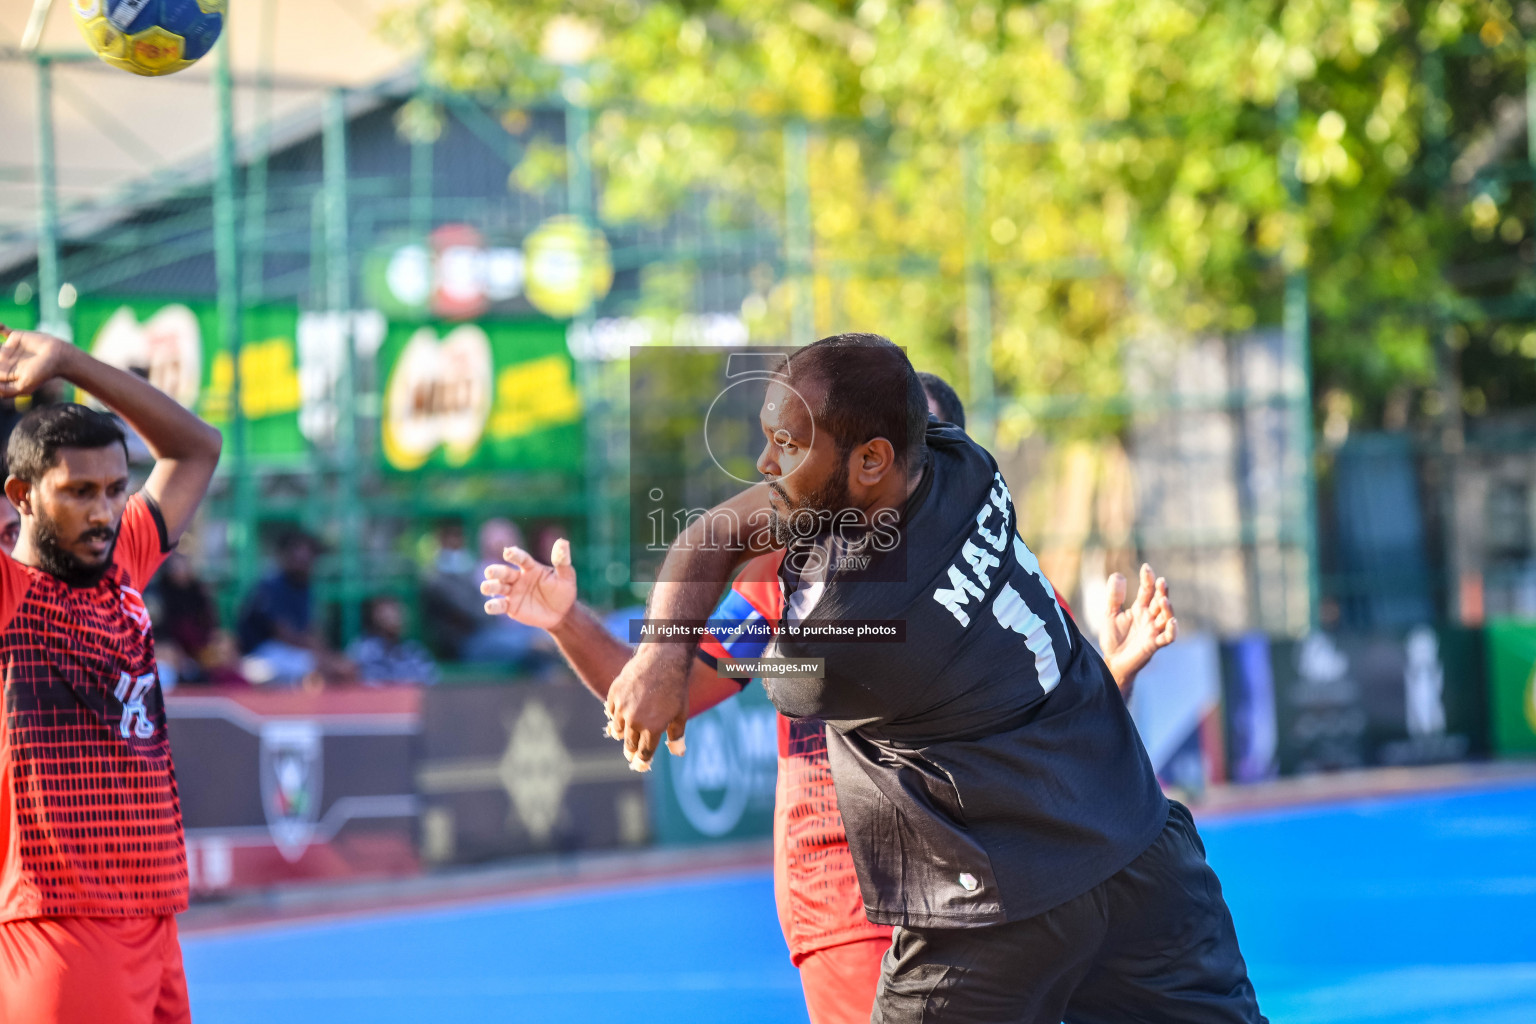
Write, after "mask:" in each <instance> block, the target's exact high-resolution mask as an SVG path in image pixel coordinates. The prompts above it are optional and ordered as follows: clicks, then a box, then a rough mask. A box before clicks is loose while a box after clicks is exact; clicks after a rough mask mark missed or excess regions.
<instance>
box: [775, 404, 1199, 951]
mask: <svg viewBox="0 0 1536 1024" xmlns="http://www.w3.org/2000/svg"><path fill="white" fill-rule="evenodd" d="M927 444H928V451H929V456H928V465H927V467H926V469H925V470H924V473H923V478H922V481H921V483H920V484H919V486H918V488H917V489H916V490H915V491H914V492H913V494H912V496H911V498H910V499H909V500H908V502H907V504H906V507H905V508H904V509H903V510H902V515H901V520H900V527H899V537H900V539H899V542H898V543H897V544H896V545H895V546H894V548H893V549H891V550H888V551H885V552H879V551H875V552H873V554H872V557H873V562H872V563H869V564H866V565H861V566H859V567H858V568H852V569H850V568H842V567H845V566H848V565H849V564H850V563H849V562H848V561H847V560H846V559H843V560H838V561H834V560H833V559H831V558H829V557H828V558H819V559H818V558H813V559H810V560H809V563H808V562H807V560H806V559H804V558H803V557H802V558H798V559H797V558H795V557H793V556H794V555H795V554H796V552H794V551H792V552H791V557H789V558H786V559H785V568H784V569H782V570H781V573H782V579H783V581H784V584H785V590H786V595H787V596H788V597H789V598H790V602H791V604H794V603H795V601H794V598H795V595H796V593H797V592H801V596H802V597H804V596H806V594H805V593H804V592H808V591H809V590H811V589H814V590H815V591H816V592H817V593H816V596H815V599H814V603H811V602H809V601H806V602H803V603H804V604H805V605H807V606H808V607H805V608H804V609H803V610H802V612H801V619H800V621H801V623H802V625H803V626H804V627H805V628H806V629H807V631H814V630H813V627H814V626H815V625H816V624H818V623H829V622H835V621H837V620H840V619H855V620H868V619H880V620H903V621H904V622H905V623H906V627H905V639H904V640H902V641H901V642H892V643H879V644H872V643H838V642H830V641H820V640H813V639H805V638H804V637H800V638H795V639H791V638H784V639H781V640H780V641H779V645H778V646H779V652H780V653H782V654H784V655H786V656H791V657H796V658H802V657H805V658H824V659H825V669H826V671H825V677H824V678H822V679H787V678H786V679H778V678H770V679H768V680H767V681H766V682H767V687H768V693H769V696H770V697H771V698H772V699H773V702H774V704H775V705H776V706H777V707H778V708H779V710H780V711H782V712H783V713H784V714H786V715H789V716H791V717H807V718H819V719H822V720H824V721H826V722H827V724H828V725H830V726H831V727H832V728H831V729H830V730H829V732H828V736H827V747H828V755H829V760H830V762H831V767H832V775H833V780H834V782H835V785H836V787H837V800H838V805H839V806H840V807H841V808H842V812H843V819H844V822H845V824H846V826H847V832H848V842H849V846H850V847H851V849H852V851H853V858H854V863H855V865H856V867H857V869H858V875H859V883H860V887H861V889H862V891H863V897H864V904H865V906H866V908H867V909H868V912H869V917H870V919H871V920H872V921H876V922H878V923H882V924H899V925H907V926H912V927H972V926H979V925H986V924H993V923H997V922H1000V921H1015V920H1021V919H1023V918H1026V917H1032V916H1034V915H1036V914H1039V913H1043V912H1044V911H1046V910H1049V909H1051V908H1052V907H1055V906H1057V905H1059V904H1061V903H1063V902H1065V901H1067V900H1069V899H1071V898H1073V897H1075V896H1078V895H1080V894H1082V893H1084V892H1086V891H1088V890H1089V889H1091V888H1092V887H1093V886H1095V885H1097V884H1098V883H1100V882H1102V881H1104V880H1105V879H1107V878H1109V877H1110V876H1111V875H1113V874H1114V873H1115V872H1117V871H1119V870H1120V869H1121V868H1123V867H1124V866H1125V865H1127V864H1129V863H1130V862H1131V861H1132V860H1133V859H1135V857H1136V856H1137V855H1138V854H1140V853H1141V852H1142V851H1143V850H1145V849H1146V848H1147V847H1148V846H1149V845H1150V844H1151V843H1152V841H1153V840H1154V839H1155V838H1156V836H1157V835H1158V833H1159V831H1160V830H1161V829H1162V827H1163V823H1164V822H1165V821H1166V819H1167V816H1168V805H1167V801H1166V800H1165V799H1164V797H1163V795H1162V792H1161V790H1160V789H1159V788H1158V785H1157V780H1156V778H1155V777H1154V775H1153V772H1152V766H1151V764H1150V762H1149V761H1148V759H1147V755H1146V752H1145V751H1144V750H1143V749H1142V745H1141V740H1140V738H1139V737H1138V736H1137V733H1136V728H1135V726H1134V725H1133V724H1132V722H1131V718H1130V715H1129V714H1128V713H1127V711H1126V709H1125V704H1124V702H1123V701H1122V700H1121V698H1120V694H1119V691H1118V690H1117V689H1116V687H1115V682H1114V679H1113V677H1112V676H1111V675H1110V672H1109V669H1108V668H1107V667H1106V666H1105V664H1104V662H1103V660H1102V659H1101V658H1100V657H1099V655H1098V653H1097V652H1095V651H1094V649H1093V648H1092V647H1091V646H1090V645H1089V644H1088V643H1087V642H1086V641H1085V640H1084V639H1083V637H1082V635H1081V634H1080V633H1078V631H1077V627H1076V626H1075V625H1074V624H1073V622H1072V620H1071V619H1070V618H1069V617H1068V616H1066V615H1064V614H1062V612H1061V610H1060V608H1059V606H1058V605H1057V603H1056V600H1055V595H1054V593H1053V592H1052V590H1051V586H1050V583H1049V582H1048V581H1047V580H1046V579H1045V577H1044V576H1043V574H1042V573H1041V572H1040V566H1039V562H1038V561H1037V560H1036V558H1035V556H1034V555H1033V554H1032V553H1031V552H1030V551H1029V549H1028V548H1027V547H1026V546H1025V545H1024V542H1023V541H1022V540H1020V539H1019V537H1018V534H1017V532H1016V530H1015V527H1016V519H1015V515H1014V508H1013V500H1012V498H1011V496H1010V494H1009V491H1008V488H1007V485H1006V484H1005V483H1004V482H1003V478H1002V475H1001V474H1000V473H999V472H998V470H997V463H996V462H995V461H994V460H993V459H992V457H991V455H989V454H988V453H987V452H986V451H985V450H984V449H982V448H981V447H980V446H979V445H977V444H976V443H975V442H974V441H972V440H971V439H970V438H969V437H967V436H966V435H965V434H964V432H962V431H961V430H959V429H958V428H956V427H952V426H948V425H942V426H941V425H939V424H937V423H930V424H929V428H928V433H927ZM811 543H813V544H821V545H833V544H836V543H838V542H837V541H834V540H832V539H830V538H828V539H819V540H817V541H813V542H811ZM805 564H815V565H828V566H836V567H839V568H836V569H834V570H832V571H830V572H828V573H827V574H826V576H825V579H824V580H818V581H816V583H815V584H808V581H805V580H801V579H799V578H798V577H797V576H796V575H795V573H794V566H795V565H805ZM817 584H820V585H817Z"/></svg>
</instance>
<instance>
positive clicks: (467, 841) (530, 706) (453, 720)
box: [416, 681, 648, 863]
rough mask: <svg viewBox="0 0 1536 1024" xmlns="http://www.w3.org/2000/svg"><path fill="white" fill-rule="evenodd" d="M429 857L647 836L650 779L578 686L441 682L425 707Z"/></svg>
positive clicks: (464, 858) (472, 857)
mask: <svg viewBox="0 0 1536 1024" xmlns="http://www.w3.org/2000/svg"><path fill="white" fill-rule="evenodd" d="M422 721H423V731H422V759H421V764H420V769H419V771H418V772H417V776H416V782H417V791H418V792H419V793H420V794H421V798H422V818H421V828H422V856H423V857H424V858H425V859H427V860H428V861H431V862H434V863H464V862H471V861H481V860H489V859H492V858H496V857H507V856H513V855H516V854H524V853H538V852H547V851H557V850H558V851H570V850H590V849H598V848H603V847H613V846H624V845H637V844H640V843H643V842H645V840H646V838H647V833H648V830H647V827H646V809H645V780H644V777H643V776H641V775H638V774H636V773H634V772H632V771H630V770H629V766H628V765H627V764H625V762H624V754H623V751H622V750H621V749H620V748H619V745H618V743H617V742H615V741H614V740H611V739H608V738H607V737H606V736H605V735H603V729H604V726H605V724H606V719H605V718H604V716H603V707H602V705H601V704H599V703H598V702H597V700H596V699H594V698H593V696H592V694H591V693H589V692H588V691H587V690H586V689H585V688H584V687H582V686H581V684H579V683H577V682H574V681H570V682H561V683H557V684H548V685H535V684H527V685H520V686H505V685H500V686H444V687H439V688H437V689H434V690H431V691H429V692H428V693H427V695H426V700H425V704H424V707H423V710H422Z"/></svg>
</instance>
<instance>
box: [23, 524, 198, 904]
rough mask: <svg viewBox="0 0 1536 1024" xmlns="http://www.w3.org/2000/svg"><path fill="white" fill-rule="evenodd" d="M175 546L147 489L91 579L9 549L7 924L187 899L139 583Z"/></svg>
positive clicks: (151, 646)
mask: <svg viewBox="0 0 1536 1024" xmlns="http://www.w3.org/2000/svg"><path fill="white" fill-rule="evenodd" d="M167 547H168V545H167V543H166V534H165V526H164V522H163V520H162V519H161V518H160V513H159V510H158V509H156V508H155V507H154V505H153V504H152V503H151V502H150V501H149V499H147V498H145V497H144V496H143V495H140V494H136V495H134V496H133V497H132V498H130V499H129V500H128V505H127V508H126V509H125V510H124V511H123V521H122V528H121V530H120V531H119V533H118V538H117V547H116V549H115V550H114V552H113V555H112V564H111V566H110V567H108V569H107V572H106V575H105V576H103V577H102V579H101V581H100V582H99V583H97V584H96V585H95V586H93V587H72V586H70V585H69V584H67V583H65V582H63V581H62V580H60V579H57V578H56V577H54V576H51V575H49V574H48V573H46V572H44V571H42V570H41V569H36V568H33V567H31V566H26V565H21V564H20V563H18V562H15V561H13V560H12V559H11V558H9V557H7V556H5V555H3V554H0V671H3V673H4V681H5V682H4V685H5V723H4V728H3V730H0V849H3V850H4V858H5V859H4V865H3V867H0V921H13V920H18V919H22V918H29V917H69V916H83V917H122V916H128V915H151V914H154V915H159V914H174V913H177V912H179V911H182V910H185V909H186V907H187V854H186V846H185V843H184V840H183V837H182V829H181V805H180V801H179V800H178V797H177V793H176V776H175V773H174V771H173V770H172V768H171V747H170V742H169V738H168V737H167V735H166V727H165V705H164V702H163V700H162V699H161V694H160V680H159V673H158V671H157V669H156V667H155V643H154V638H153V636H152V635H151V631H150V623H149V613H148V612H147V611H146V610H145V607H144V598H143V596H142V593H141V591H142V588H143V586H144V584H145V583H147V582H148V581H149V578H150V577H151V576H152V575H153V574H154V572H155V570H156V569H158V568H159V567H160V563H161V562H163V561H164V560H165V557H166V555H167V554H168V553H169V552H168V551H167Z"/></svg>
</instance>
